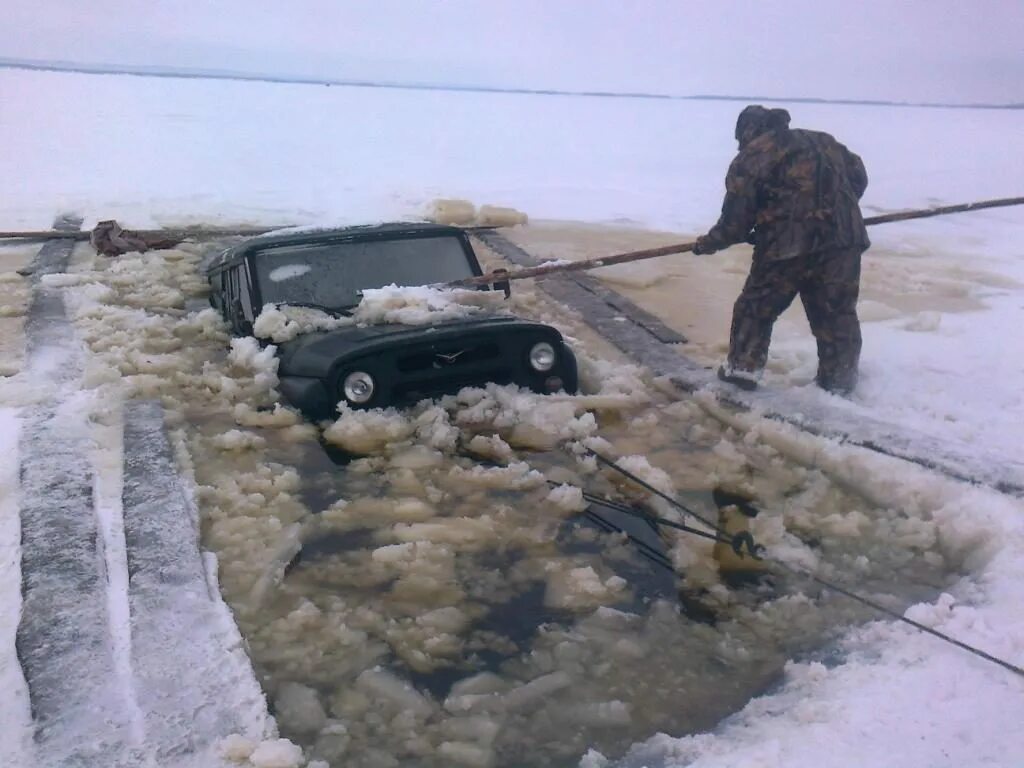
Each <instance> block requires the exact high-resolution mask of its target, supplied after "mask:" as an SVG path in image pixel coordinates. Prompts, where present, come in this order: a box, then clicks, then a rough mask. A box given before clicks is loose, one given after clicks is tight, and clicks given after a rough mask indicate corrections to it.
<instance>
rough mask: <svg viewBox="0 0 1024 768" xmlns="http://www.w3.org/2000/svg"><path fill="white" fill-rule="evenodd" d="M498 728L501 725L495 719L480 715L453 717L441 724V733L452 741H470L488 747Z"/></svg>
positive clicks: (499, 728)
mask: <svg viewBox="0 0 1024 768" xmlns="http://www.w3.org/2000/svg"><path fill="white" fill-rule="evenodd" d="M499 730H501V726H500V725H499V724H498V723H497V722H496V721H495V720H492V719H491V718H489V717H484V716H482V715H471V716H469V717H453V718H450V719H448V720H445V721H444V723H442V725H441V731H442V733H444V735H445V736H447V737H448V738H450V739H452V740H454V741H463V742H465V741H472V742H476V743H477V744H482V745H484V746H488V747H489V746H490V745H491V744H492V743H493V742H494V739H495V737H496V736H497V735H498V731H499Z"/></svg>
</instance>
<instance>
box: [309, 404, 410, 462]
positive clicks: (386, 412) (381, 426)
mask: <svg viewBox="0 0 1024 768" xmlns="http://www.w3.org/2000/svg"><path fill="white" fill-rule="evenodd" d="M338 412H339V413H340V416H339V417H338V420H337V421H335V422H334V423H333V424H331V426H329V427H328V428H327V429H326V430H324V439H325V440H327V442H329V443H333V444H334V445H337V446H338V447H339V448H343V449H345V450H346V451H349V452H351V453H356V454H368V453H375V452H377V451H379V450H381V449H382V448H384V446H386V445H387V444H388V443H396V442H400V441H402V440H406V439H408V438H409V437H411V436H412V434H413V432H414V431H415V426H414V425H413V423H412V422H411V421H410V419H409V417H408V415H407V414H405V413H402V412H400V411H398V410H396V409H394V408H372V409H370V410H366V411H355V410H352V409H351V408H349V407H348V405H346V404H345V403H340V404H339V405H338Z"/></svg>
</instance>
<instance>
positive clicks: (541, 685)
mask: <svg viewBox="0 0 1024 768" xmlns="http://www.w3.org/2000/svg"><path fill="white" fill-rule="evenodd" d="M570 685H572V678H570V677H569V675H567V674H566V673H565V672H552V673H551V674H549V675H542V676H541V677H538V678H537V679H536V680H531V681H530V682H528V683H526V684H525V685H521V686H519V687H518V688H514V689H512V690H511V691H509V692H508V693H507V694H506V695H505V697H504V702H505V706H506V708H507V709H509V710H510V711H515V710H521V709H525V708H526V707H529V706H531V705H532V704H534V703H536V702H538V701H540V700H541V699H544V698H546V697H548V696H550V695H551V694H553V693H557V692H558V691H560V690H562V689H563V688H568V687H569V686H570Z"/></svg>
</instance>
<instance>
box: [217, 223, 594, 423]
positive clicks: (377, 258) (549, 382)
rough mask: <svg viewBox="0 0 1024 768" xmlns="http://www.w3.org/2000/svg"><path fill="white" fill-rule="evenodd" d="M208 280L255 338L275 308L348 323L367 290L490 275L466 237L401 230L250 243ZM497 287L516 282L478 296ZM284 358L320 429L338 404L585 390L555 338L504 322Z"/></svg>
mask: <svg viewBox="0 0 1024 768" xmlns="http://www.w3.org/2000/svg"><path fill="white" fill-rule="evenodd" d="M206 274H207V278H208V280H209V282H210V287H211V293H210V303H211V304H212V305H213V306H214V308H216V309H217V310H218V311H219V312H220V313H221V315H223V317H224V319H225V320H226V321H227V322H228V324H229V325H230V326H231V330H232V332H233V333H234V334H236V335H240V336H247V335H252V333H253V323H254V322H255V319H256V316H257V315H258V314H259V313H260V310H261V308H262V307H264V306H265V305H267V304H272V305H292V306H302V307H312V308H315V309H319V310H322V311H324V312H327V313H329V314H332V315H335V316H342V315H347V314H350V313H351V312H352V310H353V309H354V308H355V307H356V305H358V304H359V301H360V299H361V296H362V291H364V290H366V289H371V288H381V287H384V286H388V285H392V284H394V285H407V286H416V285H435V284H443V283H449V282H453V281H457V280H462V279H465V278H470V277H474V276H480V275H482V274H483V270H482V269H481V268H480V263H479V261H478V260H477V257H476V254H475V253H474V251H473V246H472V244H471V242H470V240H469V237H468V235H467V233H466V232H465V231H463V230H461V229H458V228H456V227H449V226H442V225H438V224H423V223H412V224H409V223H402V224H381V225H375V226H361V227H346V228H343V229H331V230H316V231H309V232H299V233H292V234H282V235H276V236H266V237H259V238H254V239H252V240H249V241H247V242H245V243H243V244H241V245H238V246H235V247H233V248H230V249H228V250H227V251H225V252H224V253H222V254H221V255H220V256H218V257H217V258H216V259H215V260H214V261H213V262H212V263H211V264H210V265H209V266H208V267H207V270H206ZM497 288H500V289H502V290H505V291H506V294H507V290H508V284H507V283H505V284H504V285H492V286H482V287H481V288H480V289H481V290H494V289H497ZM278 356H279V359H280V365H279V368H278V376H279V378H280V382H281V383H280V390H281V393H282V394H283V395H284V397H285V398H286V399H287V400H288V401H289V402H290V403H291V404H292V405H294V406H295V407H297V408H298V409H299V410H301V411H302V412H303V413H304V414H305V415H306V416H307V417H309V418H312V419H322V418H329V417H331V416H332V415H333V414H335V413H336V411H335V408H336V405H337V404H338V403H339V402H341V401H344V402H346V403H348V404H349V405H350V406H351V407H353V408H376V407H385V406H391V405H394V406H402V405H409V404H412V403H415V402H417V401H418V400H421V399H423V398H429V397H435V396H439V395H443V394H454V393H455V392H457V391H458V390H459V389H461V388H462V387H466V386H482V385H484V384H486V383H489V382H493V383H496V384H516V385H519V386H522V387H527V388H529V389H531V390H533V391H535V392H539V393H554V392H558V391H563V390H564V391H566V392H570V393H572V392H575V391H576V389H577V382H578V380H577V369H576V358H575V356H574V355H573V353H572V350H571V349H570V348H569V347H568V346H567V345H566V344H565V342H564V341H563V339H562V335H561V334H560V333H559V332H558V331H557V330H556V329H554V328H552V327H551V326H548V325H544V324H542V323H536V322H532V321H529V320H524V319H521V318H517V317H512V316H507V315H492V316H483V317H481V316H479V315H477V316H473V317H464V318H458V319H454V320H452V319H448V320H445V321H441V322H437V323H434V324H431V325H416V326H410V325H400V324H381V325H364V326H360V325H351V326H344V327H340V328H336V329H333V330H329V331H318V332H311V333H307V334H304V335H302V336H300V337H298V338H296V339H293V340H291V341H287V342H284V343H281V344H279V345H278Z"/></svg>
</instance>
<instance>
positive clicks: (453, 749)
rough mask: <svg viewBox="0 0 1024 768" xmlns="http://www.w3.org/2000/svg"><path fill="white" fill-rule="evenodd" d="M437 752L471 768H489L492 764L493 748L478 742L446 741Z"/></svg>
mask: <svg viewBox="0 0 1024 768" xmlns="http://www.w3.org/2000/svg"><path fill="white" fill-rule="evenodd" d="M437 753H438V754H439V755H440V756H441V757H444V758H446V759H448V760H451V761H452V762H453V763H455V764H457V765H467V766H470V768H487V766H489V765H490V764H491V758H492V754H491V750H490V749H487V748H486V747H481V746H479V745H477V744H467V743H466V742H462V741H445V742H442V743H441V746H439V747H438V748H437Z"/></svg>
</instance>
